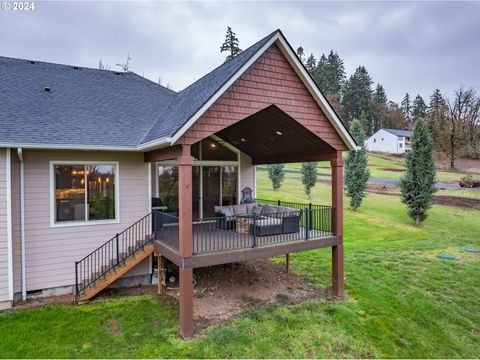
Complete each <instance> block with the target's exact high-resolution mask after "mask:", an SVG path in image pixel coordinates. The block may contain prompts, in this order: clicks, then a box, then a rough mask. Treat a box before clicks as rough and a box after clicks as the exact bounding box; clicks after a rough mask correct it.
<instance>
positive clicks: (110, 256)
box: [75, 211, 155, 297]
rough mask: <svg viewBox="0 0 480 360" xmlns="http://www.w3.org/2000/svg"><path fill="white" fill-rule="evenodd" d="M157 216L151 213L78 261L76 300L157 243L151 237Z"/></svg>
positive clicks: (76, 265)
mask: <svg viewBox="0 0 480 360" xmlns="http://www.w3.org/2000/svg"><path fill="white" fill-rule="evenodd" d="M154 212H155V211H152V212H150V213H148V214H147V215H145V216H144V217H142V218H141V219H140V220H138V221H136V222H135V223H134V224H132V225H130V226H129V227H127V228H126V229H124V230H123V231H122V232H120V233H117V234H115V236H114V237H112V238H111V239H109V240H108V241H106V242H105V243H103V244H102V245H100V246H99V247H97V248H96V249H95V250H93V251H92V252H90V253H89V254H87V255H86V256H84V257H83V258H82V259H80V260H79V261H75V296H76V297H78V296H79V295H80V293H81V292H82V291H84V290H85V289H86V288H88V287H89V286H91V285H92V284H94V283H95V282H96V281H97V280H98V279H100V278H101V277H103V276H104V275H105V274H107V273H108V272H110V271H111V270H112V269H114V268H115V267H117V266H119V265H120V264H121V263H122V262H123V261H124V260H126V259H127V258H128V257H130V256H131V255H133V254H134V253H135V252H137V251H138V250H140V249H142V248H144V247H145V245H147V244H148V243H150V242H151V241H152V240H153V238H154V237H153V236H151V235H152V234H153V232H154V216H153V214H154ZM120 249H122V251H120Z"/></svg>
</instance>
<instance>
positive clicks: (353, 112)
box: [297, 47, 480, 168]
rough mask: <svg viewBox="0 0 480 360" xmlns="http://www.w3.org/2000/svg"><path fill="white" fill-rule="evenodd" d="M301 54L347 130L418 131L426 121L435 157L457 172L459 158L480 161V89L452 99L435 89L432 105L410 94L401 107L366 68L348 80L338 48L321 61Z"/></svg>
mask: <svg viewBox="0 0 480 360" xmlns="http://www.w3.org/2000/svg"><path fill="white" fill-rule="evenodd" d="M297 56H298V57H299V59H300V60H301V61H302V63H303V64H304V65H305V68H306V69H307V70H308V71H309V73H310V74H311V76H312V78H313V80H314V81H315V83H316V84H317V86H318V87H319V88H320V90H321V91H322V93H323V94H324V95H325V96H326V98H327V100H328V101H329V102H330V104H331V105H332V107H333V108H334V109H335V111H336V112H337V114H338V115H339V117H340V118H341V119H342V121H343V122H344V124H345V126H346V127H347V128H349V127H350V125H351V123H352V121H353V120H354V119H358V120H359V121H360V123H361V125H362V127H363V129H364V131H365V133H366V134H367V136H370V135H372V134H374V133H375V132H376V131H378V130H379V129H381V128H387V129H399V130H412V129H413V124H414V123H415V122H416V121H417V120H419V119H424V120H425V121H426V123H427V125H428V128H429V130H430V133H431V136H432V139H433V149H434V151H435V153H436V154H437V155H438V156H440V157H445V156H446V157H447V158H448V159H449V160H450V166H451V168H454V167H455V160H456V159H457V158H459V157H467V158H475V159H478V158H480V96H479V95H478V94H477V91H476V89H475V88H474V87H464V86H460V87H459V88H458V89H457V90H456V91H455V92H454V94H453V96H452V97H451V98H447V97H446V96H444V95H443V94H442V93H441V91H440V90H439V89H435V90H434V91H433V93H432V95H431V96H430V98H429V100H428V104H427V103H426V102H425V100H424V99H423V98H422V96H420V95H417V96H415V98H413V99H412V98H411V97H410V94H408V93H406V94H405V96H404V98H403V100H402V101H401V103H400V104H397V103H395V102H394V101H391V100H388V97H387V94H386V91H385V88H384V87H383V86H382V85H381V84H379V83H376V84H374V81H373V80H372V78H371V76H370V75H369V73H368V71H367V69H366V68H365V66H359V67H357V69H356V70H355V72H354V73H353V74H352V75H350V76H349V77H347V74H346V71H345V66H344V62H343V60H342V58H341V57H340V56H339V55H338V53H336V52H335V51H333V50H331V51H330V53H329V54H328V55H325V54H322V55H321V56H320V58H319V59H318V60H317V59H316V58H315V56H314V55H313V54H310V55H309V56H308V57H307V56H306V55H305V52H304V49H303V48H302V47H299V48H298V49H297Z"/></svg>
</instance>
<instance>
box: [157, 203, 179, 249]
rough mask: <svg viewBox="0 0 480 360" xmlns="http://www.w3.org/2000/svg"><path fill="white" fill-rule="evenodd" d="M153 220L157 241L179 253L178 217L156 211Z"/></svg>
mask: <svg viewBox="0 0 480 360" xmlns="http://www.w3.org/2000/svg"><path fill="white" fill-rule="evenodd" d="M153 219H154V235H155V239H156V240H159V241H161V242H162V243H164V244H166V245H168V246H170V247H171V248H173V249H175V250H177V251H178V239H179V234H178V217H177V216H174V215H172V214H167V213H165V212H160V211H154V212H153Z"/></svg>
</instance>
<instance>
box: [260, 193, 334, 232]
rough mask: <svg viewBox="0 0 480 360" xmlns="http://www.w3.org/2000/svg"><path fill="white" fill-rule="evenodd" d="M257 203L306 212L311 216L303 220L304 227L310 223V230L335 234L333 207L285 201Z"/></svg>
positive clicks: (265, 200) (264, 200) (263, 200)
mask: <svg viewBox="0 0 480 360" xmlns="http://www.w3.org/2000/svg"><path fill="white" fill-rule="evenodd" d="M255 201H256V202H257V203H259V204H268V205H273V206H283V207H287V208H291V209H300V210H304V211H305V212H306V213H308V214H309V215H308V216H305V217H304V218H303V219H302V226H306V225H307V222H308V227H309V228H310V229H315V230H320V231H325V232H326V233H332V232H333V230H332V229H333V228H334V226H333V221H334V218H333V214H334V211H333V209H334V208H333V207H332V206H329V205H320V204H312V203H296V202H291V201H283V200H267V199H256V200H255ZM310 210H315V211H310Z"/></svg>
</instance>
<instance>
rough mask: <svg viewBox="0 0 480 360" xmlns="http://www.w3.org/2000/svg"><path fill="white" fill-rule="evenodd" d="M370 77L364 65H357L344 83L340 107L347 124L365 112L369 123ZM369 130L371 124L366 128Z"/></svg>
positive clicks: (370, 112)
mask: <svg viewBox="0 0 480 360" xmlns="http://www.w3.org/2000/svg"><path fill="white" fill-rule="evenodd" d="M372 83H373V82H372V79H371V78H370V75H369V74H368V72H367V69H365V67H364V66H359V67H358V68H357V69H356V70H355V73H354V74H353V75H352V76H350V78H349V79H348V80H347V82H346V83H345V87H344V90H343V97H342V108H343V114H344V115H345V120H346V121H347V123H348V124H350V122H351V121H352V120H353V119H360V118H361V117H362V114H366V116H367V119H368V121H369V123H370V121H371V114H372V109H371V108H372V107H371V104H372ZM368 131H369V133H370V132H371V126H369V129H368Z"/></svg>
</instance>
